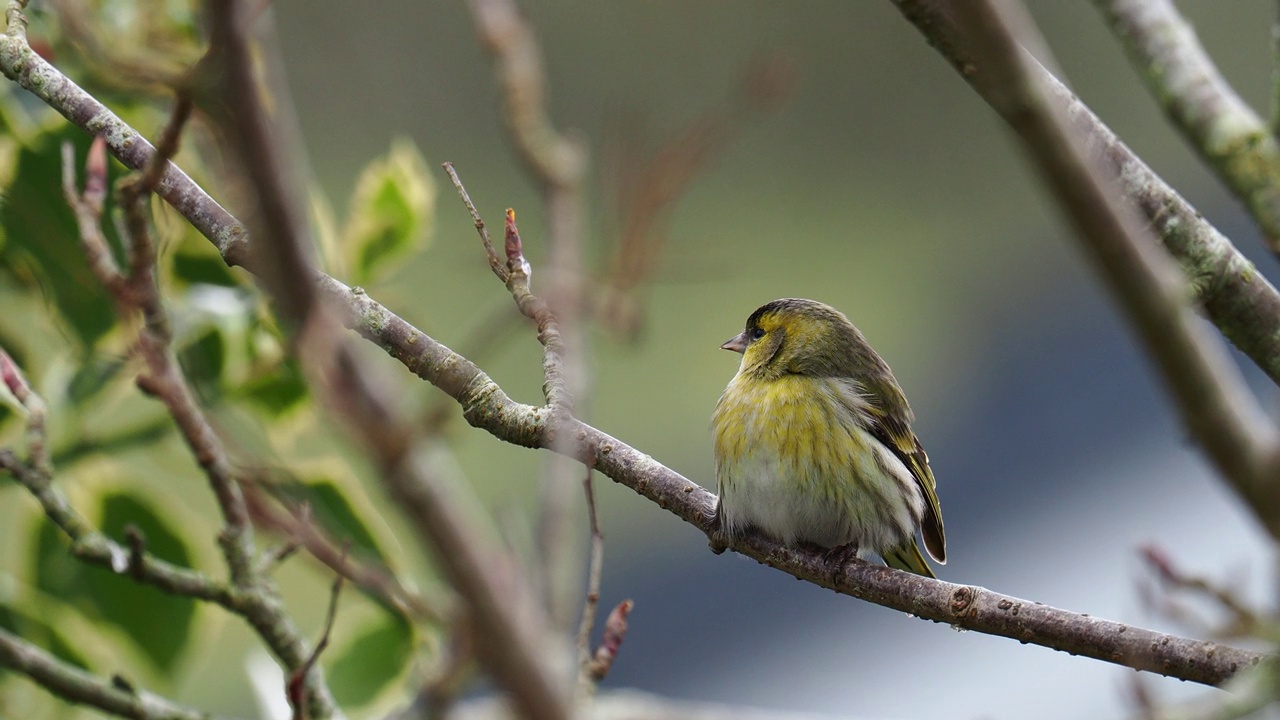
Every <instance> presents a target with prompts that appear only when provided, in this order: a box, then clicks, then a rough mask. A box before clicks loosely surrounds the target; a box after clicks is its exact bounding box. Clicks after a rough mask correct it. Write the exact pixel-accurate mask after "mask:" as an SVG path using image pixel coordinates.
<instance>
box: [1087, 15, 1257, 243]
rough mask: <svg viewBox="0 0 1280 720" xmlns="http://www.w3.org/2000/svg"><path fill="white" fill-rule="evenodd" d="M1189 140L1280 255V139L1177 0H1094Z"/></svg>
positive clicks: (1164, 106) (1141, 73) (1145, 79)
mask: <svg viewBox="0 0 1280 720" xmlns="http://www.w3.org/2000/svg"><path fill="white" fill-rule="evenodd" d="M1094 4H1095V5H1097V6H1098V9H1099V10H1100V11H1101V12H1102V15H1103V17H1104V18H1106V21H1107V23H1108V24H1109V25H1110V26H1111V31H1112V32H1113V33H1114V34H1115V36H1116V37H1117V38H1118V39H1119V40H1120V41H1121V44H1123V45H1124V48H1125V50H1126V51H1127V52H1128V53H1129V59H1130V61H1131V62H1132V64H1133V66H1134V68H1135V69H1136V70H1137V71H1138V74H1139V75H1141V76H1142V79H1143V80H1144V81H1145V82H1146V84H1147V88H1148V89H1150V91H1151V94H1152V95H1154V96H1155V98H1156V100H1158V101H1159V102H1160V105H1161V107H1163V108H1164V111H1165V114H1166V115H1168V116H1169V119H1170V121H1172V123H1173V125H1174V126H1175V127H1177V128H1178V130H1180V131H1181V132H1182V135H1183V137H1184V138H1186V140H1187V142H1188V143H1190V145H1191V146H1192V147H1193V148H1195V150H1196V152H1198V153H1199V154H1200V156H1201V157H1202V158H1204V160H1205V162H1207V163H1208V164H1209V166H1210V167H1212V168H1213V169H1214V171H1215V172H1217V173H1218V177H1220V178H1222V181H1223V182H1225V183H1226V184H1227V186H1228V187H1230V188H1231V189H1232V191H1234V192H1235V194H1236V196H1237V197H1239V198H1240V199H1241V200H1243V201H1244V202H1245V205H1246V206H1247V207H1248V208H1249V213H1250V214H1251V215H1253V218H1254V220H1256V221H1257V223H1258V225H1260V226H1261V227H1262V231H1263V234H1264V236H1265V237H1266V238H1267V241H1268V243H1269V244H1270V245H1271V249H1272V251H1273V252H1277V253H1280V144H1277V142H1276V138H1275V137H1274V136H1273V135H1272V133H1271V129H1270V128H1269V127H1267V123H1266V122H1265V121H1264V120H1263V119H1262V118H1261V117H1259V116H1258V114H1257V113H1255V112H1254V111H1253V108H1251V107H1249V105H1248V104H1247V103H1245V101H1244V100H1242V99H1240V96H1239V95H1237V94H1236V92H1235V90H1233V89H1232V87H1231V84H1230V83H1228V82H1227V81H1226V79H1224V78H1223V77H1222V74H1221V73H1219V72H1218V68H1217V67H1216V66H1215V65H1214V64H1213V60H1211V59H1210V58H1209V55H1208V53H1206V52H1205V51H1204V48H1203V47H1202V46H1201V45H1200V41H1199V40H1198V39H1197V38H1196V34H1195V31H1194V30H1192V29H1191V25H1190V24H1189V23H1188V22H1187V21H1186V20H1185V19H1183V17H1182V15H1181V14H1180V13H1178V9H1177V8H1176V7H1174V5H1173V3H1172V2H1170V0H1094Z"/></svg>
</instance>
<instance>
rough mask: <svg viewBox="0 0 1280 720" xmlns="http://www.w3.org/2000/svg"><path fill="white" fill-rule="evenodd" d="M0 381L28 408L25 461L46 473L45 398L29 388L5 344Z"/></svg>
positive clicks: (0, 367)
mask: <svg viewBox="0 0 1280 720" xmlns="http://www.w3.org/2000/svg"><path fill="white" fill-rule="evenodd" d="M0 381H3V382H4V385H5V387H6V388H8V389H9V392H10V393H11V394H12V395H13V397H14V399H15V400H17V401H18V403H19V404H21V405H22V407H23V409H25V410H26V411H27V418H26V421H27V432H26V436H27V457H28V462H30V463H31V466H32V467H33V468H35V469H36V470H37V471H39V472H43V473H48V472H49V471H50V464H49V442H48V436H47V434H46V432H45V419H46V418H45V415H46V412H47V411H46V406H45V404H44V399H43V398H41V397H40V395H39V394H37V393H36V392H35V391H34V390H32V389H31V383H30V382H28V381H27V376H26V375H25V374H23V372H22V369H21V368H19V367H18V364H17V363H15V362H14V361H13V358H12V357H10V356H9V353H8V352H6V351H5V350H4V348H0Z"/></svg>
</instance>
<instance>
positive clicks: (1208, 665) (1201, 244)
mask: <svg viewBox="0 0 1280 720" xmlns="http://www.w3.org/2000/svg"><path fill="white" fill-rule="evenodd" d="M899 4H900V6H903V5H905V4H907V0H900V2H899ZM904 12H906V11H905V10H904ZM944 36H945V37H954V30H953V28H950V27H947V28H945V30H944ZM22 45H25V43H23V44H22ZM14 57H26V56H25V55H24V54H22V53H17V54H15V44H14V43H13V42H12V41H8V42H6V41H5V40H4V39H0V70H3V71H4V72H5V73H6V75H9V76H10V77H23V76H24V75H23V74H22V72H15V70H14V68H13V67H12V65H11V64H10V62H11V60H12V59H13V58H14ZM32 57H34V55H32ZM41 62H43V61H41ZM24 67H29V65H28V66H24ZM43 67H44V68H47V70H44V71H42V72H44V73H45V75H43V77H44V78H45V80H46V81H47V82H48V83H49V84H59V86H60V87H62V88H64V89H65V88H66V87H68V86H70V87H74V85H72V84H71V83H70V81H68V80H66V79H65V78H62V77H61V76H60V75H58V76H57V78H61V79H60V80H59V79H57V78H51V77H49V75H48V73H53V74H55V75H56V74H57V73H56V71H55V70H53V69H52V68H51V67H49V66H48V65H47V64H45V65H44V66H43ZM21 69H22V68H19V70H21ZM42 87H44V86H42ZM76 91H77V92H78V94H74V93H73V94H71V95H66V94H65V93H64V94H60V95H58V96H57V98H60V99H59V104H54V107H55V108H59V109H62V108H63V107H65V106H66V103H67V102H68V98H70V99H71V100H73V101H74V102H75V104H77V105H79V104H80V103H83V102H85V99H86V98H88V96H87V94H85V93H83V91H80V90H79V89H78V88H76ZM88 100H92V98H88ZM47 102H48V101H47ZM93 102H94V103H95V104H96V101H93ZM51 104H53V103H51ZM98 107H101V106H100V105H98ZM63 112H64V114H66V115H68V117H72V118H73V119H74V118H75V117H79V114H78V113H77V112H71V111H69V110H63ZM112 117H114V116H112ZM99 122H100V121H99ZM115 122H116V123H118V124H119V125H118V126H116V129H117V130H121V128H124V126H123V123H119V121H118V119H117V120H115ZM78 124H79V123H78ZM81 127H84V125H83V124H81ZM126 137H128V138H131V143H130V147H129V148H128V149H129V150H130V152H131V153H133V151H138V152H137V153H136V154H130V155H129V157H132V158H133V160H134V161H135V162H138V164H139V166H140V165H141V163H143V162H145V160H146V158H147V157H149V152H150V146H149V145H146V143H145V141H141V142H139V141H140V138H139V136H138V135H137V134H136V132H134V131H132V130H128V135H126ZM108 148H109V149H112V151H113V152H116V150H115V148H116V146H115V145H113V144H112V143H111V142H108ZM121 159H122V161H123V160H124V159H123V158H121ZM1133 161H1134V162H1137V161H1136V158H1133ZM164 177H165V181H164V182H167V183H170V187H177V188H179V190H180V191H181V192H179V193H177V197H178V199H180V200H182V201H183V202H184V203H185V204H184V205H177V204H175V208H176V209H178V210H179V212H180V213H182V214H183V215H184V216H185V217H187V218H188V220H189V221H191V222H192V224H193V225H194V226H195V227H196V228H197V229H198V230H200V231H201V232H202V233H205V234H206V236H209V237H210V238H211V241H213V242H214V244H215V245H216V246H217V247H219V249H220V250H223V251H224V257H226V258H227V259H228V262H229V263H231V264H236V263H238V262H239V261H240V260H242V259H243V258H244V257H245V255H246V253H245V250H246V247H247V233H245V231H244V227H243V226H242V225H241V224H240V223H239V222H238V221H236V220H235V219H234V218H233V217H231V216H230V215H229V214H228V213H226V211H225V210H223V209H222V208H221V207H220V206H218V205H217V203H216V202H214V201H213V200H212V199H208V198H207V196H206V195H204V193H203V190H201V189H200V188H199V187H198V186H196V185H195V184H194V183H193V182H192V181H191V180H190V179H189V178H187V176H186V175H185V174H181V171H180V170H177V168H176V167H174V166H172V165H170V170H169V171H167V172H166V174H165V176H164ZM1152 178H1154V176H1152ZM1152 182H1158V179H1154V180H1152ZM163 187H164V184H163V183H162V188H163ZM1157 189H1158V187H1157ZM162 196H164V195H163V194H162ZM164 197H166V199H169V198H168V197H167V196H164ZM1159 197H1161V198H1162V202H1166V203H1168V204H1169V208H1170V209H1169V210H1168V211H1167V212H1168V213H1170V214H1171V215H1172V217H1173V219H1174V220H1176V221H1177V222H1176V223H1173V222H1171V224H1181V223H1182V220H1181V216H1180V215H1178V214H1177V213H1180V212H1182V211H1181V210H1180V209H1179V207H1186V208H1189V206H1186V205H1185V203H1184V202H1183V201H1181V199H1180V198H1177V197H1176V195H1163V196H1159ZM201 198H204V199H203V200H202V199H201ZM1179 203H1181V206H1180V205H1179ZM171 204H173V203H172V201H171ZM1162 207H1163V206H1162ZM197 208H198V209H199V210H200V211H199V212H197V211H196V209H197ZM1188 212H1190V213H1194V211H1191V210H1188ZM1187 222H1188V223H1198V221H1195V219H1194V216H1193V215H1189V216H1188V218H1187ZM1182 229H1183V230H1185V229H1186V228H1185V227H1184V228H1182ZM1214 232H1215V231H1212V228H1209V227H1208V226H1207V225H1205V224H1203V223H1198V224H1195V225H1194V227H1193V228H1192V231H1191V233H1190V235H1182V236H1179V240H1178V242H1181V243H1190V244H1191V245H1195V246H1196V250H1195V252H1208V251H1209V250H1212V249H1214V248H1215V247H1216V249H1217V250H1221V249H1222V248H1221V246H1213V240H1212V235H1213V234H1214ZM1206 234H1208V235H1206ZM228 237H233V238H236V240H235V242H230V243H229V242H224V241H223V240H222V239H225V238H228ZM1206 237H1208V240H1206ZM1218 237H1220V236H1218ZM1223 242H1225V241H1223ZM228 256H229V257H228ZM1201 259H1203V258H1201ZM316 278H317V282H318V286H319V289H320V291H321V292H322V293H323V295H324V296H325V297H326V298H328V299H330V300H332V301H333V307H334V308H335V309H336V310H337V311H338V312H340V313H341V318H342V320H343V322H344V323H345V324H346V325H347V327H349V328H350V329H352V330H355V331H357V332H358V333H360V334H361V335H362V336H363V337H365V338H367V339H369V340H370V341H372V342H374V343H375V344H376V345H377V346H378V347H380V348H382V349H384V350H385V351H386V352H387V353H388V354H390V355H391V356H392V357H394V358H396V359H397V360H398V361H400V362H401V363H402V364H404V365H405V367H406V368H408V369H409V370H410V371H411V372H413V373H415V374H417V375H418V376H419V377H421V378H423V379H424V380H426V381H428V382H430V383H432V384H433V385H435V386H436V387H438V388H440V389H441V390H443V391H444V392H446V393H447V394H448V395H450V396H451V397H453V398H454V399H455V400H456V401H458V403H459V405H460V406H461V407H462V410H463V414H464V417H465V418H466V419H467V421H468V422H469V423H471V424H472V425H473V426H475V427H479V428H482V429H484V430H487V431H488V432H490V433H491V434H493V435H494V436H495V437H498V438H500V439H502V440H504V441H507V442H511V443H513V444H517V445H522V446H525V447H550V446H551V445H553V443H551V442H550V438H548V437H547V432H546V431H547V429H548V428H547V415H548V413H547V410H546V409H545V408H539V407H534V406H530V405H524V404H521V403H517V402H515V401H514V400H512V399H511V398H510V397H509V396H508V395H507V394H506V393H505V392H504V391H503V390H502V388H501V387H499V386H498V385H497V384H496V383H495V382H494V381H493V380H492V379H491V378H489V376H488V375H486V374H485V373H484V372H483V371H482V370H480V368H478V367H476V366H475V365H474V364H473V363H472V362H470V361H469V360H467V359H466V358H464V357H462V356H460V355H458V354H456V353H454V352H453V351H452V350H450V349H449V348H447V347H445V346H444V345H442V344H440V343H439V342H437V341H436V340H434V339H433V338H431V337H430V336H428V335H426V334H425V333H423V332H421V331H420V330H418V329H417V328H415V327H413V326H412V325H410V324H409V323H407V322H406V321H404V320H403V319H402V318H400V317H399V316H397V315H395V314H394V313H392V312H391V311H390V310H388V309H387V308H386V307H384V306H382V305H381V304H379V303H378V302H377V301H375V300H373V299H372V298H370V297H369V296H368V295H367V294H366V293H364V292H363V291H362V290H358V289H352V288H350V287H348V286H346V285H345V284H343V283H341V282H339V281H338V280H335V279H333V278H331V277H329V276H327V275H323V274H317V275H316ZM1260 280H1261V279H1260V278H1255V281H1260ZM1246 285H1247V284H1246ZM1267 288H1268V292H1270V293H1274V290H1272V289H1270V286H1267ZM1255 304H1256V303H1255ZM565 429H566V431H567V432H565V433H562V435H563V437H565V438H567V439H568V440H569V441H570V442H569V447H568V448H567V449H562V450H560V451H561V452H565V453H566V454H571V456H575V457H583V456H584V455H583V454H582V453H583V452H585V451H590V454H589V455H587V456H588V457H592V458H593V459H594V462H595V467H596V469H597V470H599V471H600V472H602V473H604V474H605V475H606V476H608V477H610V478H611V479H613V480H615V481H616V482H619V483H621V484H623V485H626V486H627V487H630V488H632V489H633V490H635V491H636V492H637V493H639V494H640V495H643V496H644V497H646V498H648V499H649V500H651V501H653V502H654V503H656V504H657V505H659V506H660V507H662V508H664V509H666V510H668V511H669V512H671V513H673V514H675V515H677V516H678V517H680V518H682V519H683V520H685V521H686V522H689V523H690V524H692V525H694V526H695V527H697V528H698V529H699V530H700V531H702V532H704V533H706V532H709V531H710V530H711V529H712V528H711V517H712V512H713V510H714V507H715V496H714V495H712V494H711V493H709V492H707V491H706V490H705V489H703V488H701V487H699V486H698V485H696V484H695V483H693V482H692V481H690V480H688V479H687V478H685V477H683V476H681V475H680V474H679V473H676V472H675V471H673V470H671V469H670V468H667V467H666V466H664V465H662V464H661V463H659V462H658V461H656V460H654V459H653V458H652V457H649V456H648V455H645V454H644V453H642V452H640V451H639V450H636V449H635V448H632V447H630V446H629V445H627V444H625V443H623V442H621V441H619V440H617V439H615V438H613V437H611V436H609V435H607V434H605V433H603V432H601V431H600V430H597V429H596V428H593V427H591V426H589V425H586V424H584V423H582V422H580V421H577V420H576V419H570V420H569V422H568V423H567V425H566V428H565ZM398 486H400V485H399V484H394V485H393V487H398ZM405 487H406V488H408V487H410V486H409V485H407V484H406V485H405ZM733 549H734V550H735V551H737V552H740V553H742V554H744V555H746V556H748V557H752V558H754V559H756V560H759V561H760V562H764V563H766V564H769V565H771V566H772V567H775V568H778V569H780V570H782V571H784V572H787V573H788V574H791V575H793V576H795V577H799V578H801V579H804V580H808V581H810V582H814V583H815V584H818V585H821V586H823V587H827V588H831V589H834V590H836V591H838V592H841V593H843V594H846V595H850V596H853V597H858V598H862V599H865V600H868V601H870V602H874V603H877V604H880V605H884V606H886V607H889V608H893V609H896V610H900V611H902V612H907V613H911V614H913V615H915V616H917V617H921V618H924V619H929V620H934V621H937V622H943V623H946V624H948V625H953V626H956V627H961V628H965V629H969V630H974V631H977V632H984V633H988V634H994V635H1000V636H1004V637H1010V638H1014V639H1017V640H1019V641H1020V642H1025V643H1033V644H1037V645H1042V646H1045V647H1050V648H1054V649H1058V650H1064V651H1067V652H1072V653H1074V654H1079V655H1085V656H1088V657H1093V658H1096V659H1100V660H1104V661H1106V662H1113V663H1117V664H1120V665H1124V666H1127V667H1133V668H1136V669H1141V670H1149V671H1151V672H1156V673H1160V674H1166V675H1170V676H1173V677H1179V678H1183V679H1186V680H1191V681H1194V682H1200V683H1205V684H1213V685H1216V684H1220V683H1222V682H1223V681H1225V680H1226V679H1227V678H1229V677H1231V676H1232V675H1233V674H1235V673H1236V672H1238V671H1239V670H1240V669H1242V668H1245V667H1248V666H1252V665H1256V664H1257V663H1259V662H1261V660H1262V659H1263V658H1264V655H1262V654H1261V653H1255V652H1250V651H1247V650H1240V649H1237V648H1231V647H1228V646H1224V645H1220V644H1217V643H1210V642H1201V641H1195V640H1189V639H1185V638H1179V637H1176V636H1172V635H1165V634H1162V633H1157V632H1153V631H1150V630H1144V629H1141V628H1137V627H1133V626H1129V625H1124V624H1121V623H1115V622H1111V621H1106V620H1100V619H1097V618H1092V617H1089V616H1085V615H1081V614H1078V613H1074V612H1070V611H1066V610H1060V609H1056V608H1052V607H1048V606H1045V605H1040V604H1037V603H1033V602H1030V601H1026V600H1021V599H1018V598H1014V597H1009V596H1005V595H1001V594H999V593H995V592H992V591H990V590H986V589H983V588H977V587H973V586H964V585H955V584H952V583H946V582H942V581H938V580H932V579H928V578H923V577H919V576H915V575H910V574H907V573H901V572H898V571H895V570H892V569H890V568H885V567H879V566H873V565H870V564H868V563H864V562H860V561H855V562H852V563H850V564H848V565H847V566H845V567H843V568H842V567H838V566H835V565H834V564H832V563H830V562H829V561H828V560H827V559H825V558H824V557H822V556H821V554H820V553H817V552H810V551H806V550H803V549H795V548H785V547H782V546H780V545H778V544H776V543H772V542H770V541H768V540H766V539H764V538H760V537H756V536H749V537H747V538H744V540H743V542H741V543H739V544H738V546H737V547H735V548H733Z"/></svg>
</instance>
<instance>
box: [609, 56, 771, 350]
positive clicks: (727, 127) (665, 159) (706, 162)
mask: <svg viewBox="0 0 1280 720" xmlns="http://www.w3.org/2000/svg"><path fill="white" fill-rule="evenodd" d="M794 85H795V78H794V68H793V67H792V66H791V63H789V62H788V61H787V59H786V58H785V57H784V56H783V55H782V54H781V53H768V54H763V55H759V56H757V57H755V58H753V59H752V60H751V62H750V63H748V65H747V69H746V71H745V73H744V75H743V78H742V79H741V81H740V82H739V83H738V84H737V86H736V87H734V88H733V92H731V93H730V94H729V96H728V97H727V98H724V99H722V100H721V101H719V102H717V103H716V104H714V105H712V106H711V107H709V108H707V109H705V110H703V111H702V112H700V113H699V114H698V115H697V116H695V117H694V118H693V119H692V120H690V121H689V122H687V123H685V124H684V125H683V126H682V127H680V128H679V129H677V130H676V131H675V132H673V133H671V134H670V135H668V136H667V137H666V138H663V139H662V140H661V141H660V142H659V143H658V144H657V147H656V150H654V151H652V152H649V151H647V150H648V149H647V148H646V147H644V146H643V145H642V143H641V142H640V139H641V138H642V137H643V134H644V133H643V132H642V131H643V127H642V126H641V127H634V126H633V125H639V123H635V122H634V120H633V121H632V122H630V123H628V124H627V126H626V127H622V128H617V129H615V133H616V134H618V135H619V139H618V140H617V141H615V142H614V143H611V144H610V145H608V146H606V150H608V151H610V152H608V154H607V156H606V170H605V175H606V177H607V178H608V179H610V180H612V184H613V185H614V187H613V188H612V191H613V192H612V193H611V195H612V197H613V198H614V212H616V213H617V215H618V223H619V225H618V231H617V235H618V236H617V241H616V245H615V248H614V251H613V252H612V254H611V256H610V258H609V261H608V267H607V270H606V277H605V278H604V282H603V285H604V288H603V289H604V298H603V302H601V305H602V309H601V315H602V316H603V319H604V322H605V324H606V325H607V326H608V327H609V328H611V329H613V330H615V331H618V332H619V333H620V334H621V335H622V336H624V337H627V338H630V339H634V338H635V337H636V335H637V333H638V332H639V331H640V329H641V327H642V324H643V317H642V310H641V307H642V306H643V300H642V299H641V298H640V297H639V296H640V294H641V291H642V290H643V289H644V288H645V287H646V286H647V285H649V284H651V283H652V281H653V278H654V275H655V274H656V273H657V271H658V268H659V266H660V264H661V261H662V258H663V255H664V252H665V249H666V245H667V240H668V234H669V233H670V226H671V216H672V213H673V212H674V210H675V208H676V206H677V204H678V203H679V201H680V199H681V198H683V197H684V196H685V195H686V194H687V193H688V192H689V188H690V187H691V186H692V185H693V183H694V182H695V181H696V180H697V179H698V178H699V177H701V176H702V175H703V174H704V173H706V172H707V170H708V169H709V168H710V167H711V166H712V165H713V164H714V163H715V161H716V160H718V159H719V158H720V156H721V155H723V153H724V150H725V148H726V147H727V146H728V145H729V144H730V143H731V142H732V141H733V140H734V138H735V137H736V136H737V134H738V133H739V132H740V131H741V129H742V128H743V126H744V124H745V123H744V121H745V120H746V119H747V118H748V117H749V116H751V115H754V114H755V113H756V112H758V111H767V110H770V109H772V108H775V107H777V106H778V105H780V104H781V103H782V102H783V101H784V100H785V98H786V97H787V96H788V95H790V92H791V90H792V88H793V86H794ZM625 114H626V115H627V117H628V118H634V116H635V113H625Z"/></svg>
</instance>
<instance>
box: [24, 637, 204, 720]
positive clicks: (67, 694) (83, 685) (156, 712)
mask: <svg viewBox="0 0 1280 720" xmlns="http://www.w3.org/2000/svg"><path fill="white" fill-rule="evenodd" d="M0 667H2V668H6V669H9V670H13V671H15V672H19V673H22V674H23V675H26V676H27V677H29V678H31V679H32V680H34V681H35V682H36V683H37V684H39V685H40V686H41V687H43V688H45V689H46V690H48V691H49V692H51V693H53V694H54V695H57V696H58V697H60V698H62V699H63V700H66V701H68V702H71V703H76V704H80V705H87V706H89V707H93V708H97V709H99V710H102V711H103V712H107V713H111V714H112V715H119V716H120V717H125V718H134V719H135V720H209V718H210V716H209V714H208V713H206V712H203V711H199V710H194V709H192V708H187V707H183V706H181V705H178V704H177V703H175V702H173V701H172V700H168V699H166V698H162V697H160V696H158V695H153V694H151V693H149V692H144V691H138V690H134V689H132V688H129V689H124V688H120V687H117V686H116V685H115V684H114V683H113V682H112V681H111V680H109V679H107V678H103V677H99V676H97V675H93V674H91V673H88V672H86V671H84V670H81V669H80V668H78V667H76V666H74V665H71V664H70V663H67V662H64V661H62V660H59V659H58V658H56V657H54V656H53V655H51V654H49V653H47V652H45V651H44V650H41V649H40V648H38V647H36V646H34V645H31V644H29V643H27V642H25V641H24V640H22V639H21V638H19V637H17V636H16V635H13V634H11V633H10V632H9V631H8V630H5V629H3V628H0Z"/></svg>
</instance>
